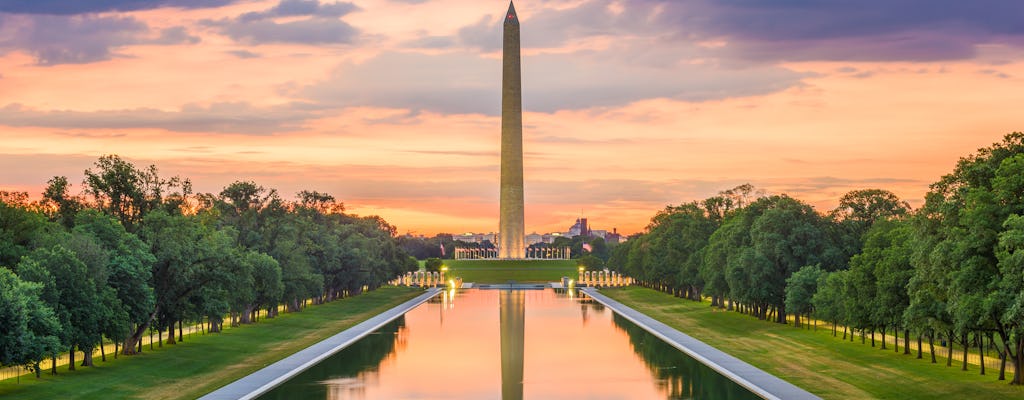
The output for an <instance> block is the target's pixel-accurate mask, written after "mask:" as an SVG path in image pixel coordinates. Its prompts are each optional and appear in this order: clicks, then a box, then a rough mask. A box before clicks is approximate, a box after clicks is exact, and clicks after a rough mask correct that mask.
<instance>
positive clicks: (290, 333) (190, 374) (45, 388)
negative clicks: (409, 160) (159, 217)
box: [0, 287, 422, 399]
mask: <svg viewBox="0 0 1024 400" xmlns="http://www.w3.org/2000/svg"><path fill="white" fill-rule="evenodd" d="M421 293H422V290H419V289H413V288H395V287H385V288H381V289H378V290H375V291H372V292H369V293H366V294H363V295H360V296H356V297H352V298H348V299H344V300H339V301H335V302H331V303H328V304H324V305H320V306H313V307H308V308H306V309H305V310H303V311H302V312H298V313H288V314H283V315H281V316H279V317H277V318H273V319H266V320H263V321H261V322H259V323H257V324H253V325H248V326H243V327H239V328H234V329H228V330H227V331H225V332H224V333H220V334H207V335H193V336H191V337H186V338H185V341H184V342H183V343H180V344H177V345H173V346H170V345H164V346H163V348H157V349H156V350H154V351H150V350H149V348H148V347H146V348H145V349H144V352H143V353H142V355H138V356H133V357H120V358H118V359H117V360H114V359H113V358H112V357H111V356H110V355H108V357H107V360H108V361H107V362H101V361H100V360H99V358H98V357H97V358H96V366H95V367H90V368H84V367H79V368H78V370H77V371H67V367H66V366H65V367H62V368H58V372H59V374H58V375H57V376H51V375H48V374H46V373H44V374H43V376H42V378H41V379H36V378H35V377H32V376H23V377H21V383H20V384H16V383H15V380H14V379H8V380H6V381H3V382H0V397H4V398H16V399H121V398H137V399H194V398H197V397H199V396H202V395H204V394H206V393H209V392H211V391H213V390H214V389H217V388H219V387H221V386H224V385H226V384H228V383H230V382H232V381H234V380H236V379H238V378H241V377H243V376H245V375H248V374H249V373H251V372H253V371H256V370H258V369H260V368H263V367H264V366H266V365H269V364H271V363H273V362H275V361H278V360H280V359H282V358H284V357H287V356H289V355H291V354H293V353H295V352H297V351H299V350H302V349H303V348H306V347H308V346H310V345H312V344H314V343H316V342H319V341H321V340H323V339H325V338H327V337H329V336H331V335H334V334H336V333H338V332H341V331H342V330H345V329H347V328H349V327H352V326H354V325H356V324H358V323H360V322H362V321H365V320H366V319H369V318H370V317H372V316H374V315H377V314H379V313H381V312H384V311H386V310H388V309H390V308H392V307H394V306H396V305H398V304H401V303H402V302H405V301H406V300H409V299H411V298H413V297H415V296H416V295H418V294H421Z"/></svg>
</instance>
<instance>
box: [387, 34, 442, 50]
mask: <svg viewBox="0 0 1024 400" xmlns="http://www.w3.org/2000/svg"><path fill="white" fill-rule="evenodd" d="M455 44H456V42H455V39H453V38H452V37H450V36H422V37H419V38H416V39H413V40H410V41H407V42H405V43H402V44H401V46H400V47H404V48H410V49H446V48H450V47H453V46H455Z"/></svg>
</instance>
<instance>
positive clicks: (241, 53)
mask: <svg viewBox="0 0 1024 400" xmlns="http://www.w3.org/2000/svg"><path fill="white" fill-rule="evenodd" d="M227 53H228V54H231V55H233V56H235V57H238V58H242V59H246V58H260V57H262V56H261V55H260V53H254V52H251V51H249V50H231V51H228V52H227Z"/></svg>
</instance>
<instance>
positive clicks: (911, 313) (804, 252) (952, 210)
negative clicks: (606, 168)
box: [609, 133, 1024, 384]
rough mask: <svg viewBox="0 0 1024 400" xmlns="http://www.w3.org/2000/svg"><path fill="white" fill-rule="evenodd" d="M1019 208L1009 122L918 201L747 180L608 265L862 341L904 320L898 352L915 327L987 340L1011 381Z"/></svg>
mask: <svg viewBox="0 0 1024 400" xmlns="http://www.w3.org/2000/svg"><path fill="white" fill-rule="evenodd" d="M1022 215H1024V134H1021V133H1012V134H1009V135H1007V136H1006V137H1005V138H1004V139H1003V140H1002V141H1001V142H999V143H996V144H993V145H992V146H990V147H987V148H984V149H981V150H979V151H978V153H976V154H974V155H971V156H968V157H965V158H963V159H961V160H960V161H959V162H958V163H957V166H956V168H955V169H954V171H953V172H952V173H950V174H948V175H946V176H943V177H942V179H941V180H939V181H938V182H936V183H934V184H932V185H931V187H930V191H929V192H928V194H927V197H926V199H925V203H924V205H923V207H921V208H920V209H918V210H911V208H910V207H909V205H908V204H907V203H905V202H903V201H901V200H900V199H899V198H897V197H896V196H895V195H894V194H892V193H891V192H888V191H885V190H878V189H869V190H859V191H853V192H850V193H848V194H846V195H845V196H843V197H842V199H840V201H839V206H838V207H837V208H836V209H835V210H832V211H831V212H830V213H827V214H821V213H818V212H816V211H815V210H814V209H813V208H812V207H811V206H809V205H807V204H806V203H803V202H801V201H799V200H797V199H794V198H791V197H788V196H785V195H777V196H766V195H764V194H763V193H758V192H757V191H755V190H754V188H753V187H752V186H750V185H743V186H739V187H737V188H734V189H731V190H728V191H724V192H722V193H720V194H719V195H718V196H715V197H712V198H709V199H706V200H703V201H700V202H692V203H689V204H683V205H680V206H672V207H667V208H666V209H665V210H662V211H661V212H659V213H658V214H657V215H655V216H654V217H653V218H652V220H651V223H650V225H649V226H648V227H647V229H646V230H645V232H644V233H642V234H638V235H634V236H633V237H631V238H630V240H629V241H627V242H625V243H624V244H622V245H619V246H617V247H615V248H613V249H612V254H611V258H610V260H609V265H610V266H612V267H613V268H615V269H618V270H620V271H621V272H623V273H625V274H628V275H631V276H633V277H635V278H636V279H638V280H639V281H641V282H642V283H643V284H644V285H646V286H649V287H653V288H657V289H659V290H663V291H666V292H670V293H673V294H675V295H677V296H680V297H684V298H689V299H692V300H700V299H701V298H702V297H707V298H710V299H711V304H712V305H713V306H716V307H723V308H729V309H734V310H737V311H739V312H745V313H749V314H751V315H754V316H757V317H758V318H761V319H770V320H774V321H776V322H779V323H786V321H787V320H788V319H787V314H790V315H793V316H795V318H794V322H795V324H796V325H799V324H800V323H801V322H800V320H801V318H818V319H820V320H826V321H830V322H832V323H833V326H836V325H843V326H846V327H850V328H852V329H857V330H860V331H861V332H862V337H864V333H865V332H870V334H871V337H872V341H873V340H874V339H873V338H874V334H875V332H880V333H881V334H882V337H883V341H882V343H883V347H884V346H885V345H884V343H885V341H884V337H885V335H886V333H887V332H891V333H894V334H897V335H898V334H899V333H901V332H902V334H903V336H904V343H905V346H904V351H906V350H907V346H906V344H907V343H908V341H909V337H910V336H911V335H914V334H916V335H917V339H918V343H919V348H920V342H921V339H922V337H927V338H928V340H929V343H931V342H932V341H933V340H934V339H935V338H936V337H942V338H944V340H949V341H950V342H954V341H956V342H959V343H960V344H962V345H963V346H964V347H965V354H966V350H967V347H968V346H969V345H971V344H977V345H978V346H979V347H983V346H984V343H985V340H986V339H987V340H988V343H989V345H990V346H992V347H994V348H995V349H996V350H997V351H998V352H999V354H1000V356H1001V358H1002V359H1003V365H1004V366H1005V363H1006V362H1007V361H1010V362H1012V364H1013V365H1014V367H1015V369H1014V370H1015V371H1018V373H1016V374H1015V376H1014V379H1013V381H1012V383H1014V384H1021V383H1022V377H1024V374H1022V373H1020V371H1021V368H1024V216H1022ZM833 331H834V332H835V330H833ZM845 336H846V335H845V331H844V339H845ZM969 338H973V340H969ZM851 339H852V334H851ZM993 344H994V346H993ZM951 345H952V343H951ZM933 354H934V353H933ZM933 362H934V355H933ZM947 363H948V361H947ZM964 368H965V369H966V355H965V364H964ZM982 372H983V373H984V370H982ZM1003 378H1004V373H1003V371H1002V369H1001V371H1000V379H1003Z"/></svg>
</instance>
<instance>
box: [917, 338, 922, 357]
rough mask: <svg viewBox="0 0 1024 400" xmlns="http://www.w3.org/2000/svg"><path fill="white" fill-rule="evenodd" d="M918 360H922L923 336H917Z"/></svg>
mask: <svg viewBox="0 0 1024 400" xmlns="http://www.w3.org/2000/svg"><path fill="white" fill-rule="evenodd" d="M917 359H918V360H920V359H921V334H920V333H918V334H917Z"/></svg>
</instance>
